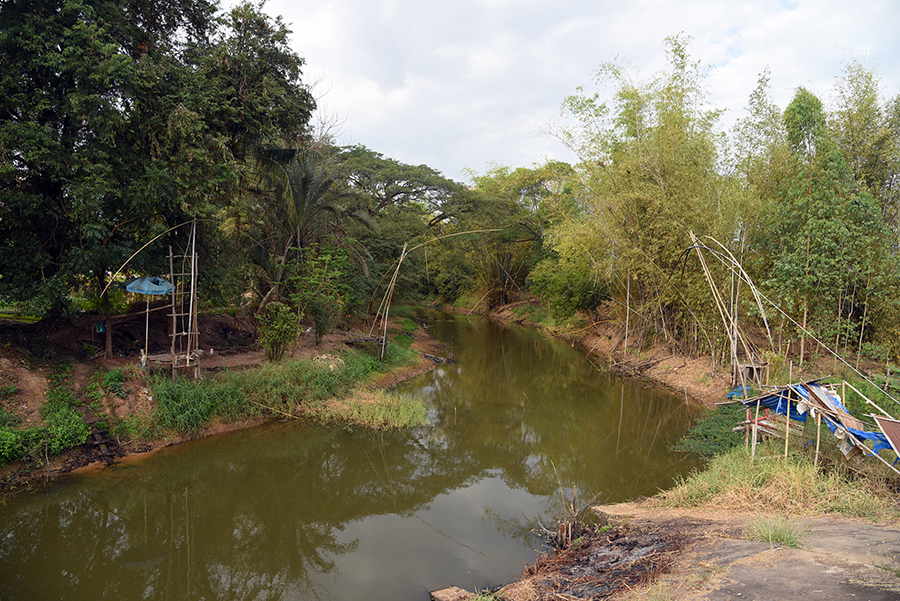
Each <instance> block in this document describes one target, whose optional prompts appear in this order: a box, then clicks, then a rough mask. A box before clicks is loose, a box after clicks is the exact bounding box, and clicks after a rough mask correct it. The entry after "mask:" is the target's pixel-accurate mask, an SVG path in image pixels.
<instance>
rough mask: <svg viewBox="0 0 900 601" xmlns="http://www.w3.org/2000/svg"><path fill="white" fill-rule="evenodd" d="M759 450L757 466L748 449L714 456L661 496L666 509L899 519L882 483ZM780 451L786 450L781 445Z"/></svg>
mask: <svg viewBox="0 0 900 601" xmlns="http://www.w3.org/2000/svg"><path fill="white" fill-rule="evenodd" d="M765 449H766V447H765V446H763V447H760V448H758V449H757V458H756V461H754V462H751V461H750V454H749V452H748V451H747V450H746V449H745V448H744V447H737V448H734V449H731V450H730V451H727V452H724V453H722V454H721V455H717V456H716V457H714V458H713V459H712V460H711V461H710V463H709V464H708V466H707V467H706V469H705V470H703V471H698V472H695V473H693V474H691V475H690V476H689V477H688V478H686V479H684V480H682V481H681V482H680V483H679V484H678V485H677V486H676V487H675V488H673V489H672V490H669V491H667V492H665V493H663V494H662V495H660V496H659V497H658V502H659V503H661V504H663V505H665V506H677V507H711V508H720V509H730V510H734V511H747V512H770V513H778V514H782V515H789V514H808V513H813V514H824V513H840V514H843V515H848V516H854V517H864V518H869V519H898V518H900V509H898V507H897V506H896V503H894V502H893V501H892V500H891V499H892V495H891V494H890V493H889V491H888V490H887V489H886V487H885V482H884V481H883V480H882V479H880V478H856V479H853V478H850V477H848V476H847V475H844V474H841V473H838V472H837V471H825V470H823V469H821V468H817V467H815V466H814V465H813V461H812V459H811V458H809V457H807V456H806V455H802V454H800V455H791V456H789V457H788V459H784V458H783V457H781V456H780V455H779V453H778V451H777V450H776V449H775V448H773V449H772V452H771V453H770V454H771V455H772V456H771V457H765V458H762V457H761V455H765V454H766V453H765ZM778 449H783V447H781V446H780V445H778Z"/></svg>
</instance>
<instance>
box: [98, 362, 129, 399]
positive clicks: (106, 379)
mask: <svg viewBox="0 0 900 601" xmlns="http://www.w3.org/2000/svg"><path fill="white" fill-rule="evenodd" d="M103 389H104V390H106V391H107V392H110V393H112V394H114V395H116V396H117V397H119V398H120V399H124V398H125V396H126V395H127V394H128V391H127V390H125V372H124V371H123V370H122V369H119V368H117V369H111V370H109V371H108V372H106V373H105V374H104V375H103Z"/></svg>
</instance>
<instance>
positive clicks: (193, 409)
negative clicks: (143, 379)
mask: <svg viewBox="0 0 900 601" xmlns="http://www.w3.org/2000/svg"><path fill="white" fill-rule="evenodd" d="M153 398H154V399H155V401H156V411H155V413H154V421H155V422H156V423H157V424H159V425H160V426H161V427H163V428H167V429H171V430H175V431H177V432H182V433H192V432H198V431H199V430H200V429H201V428H202V427H203V425H204V424H205V423H206V421H207V420H208V419H209V418H210V417H211V416H212V415H213V414H214V413H215V411H216V409H218V408H219V405H220V402H221V398H220V397H219V395H218V394H217V390H216V389H215V388H214V387H213V386H210V385H206V384H203V383H202V382H199V383H198V382H195V381H193V380H188V379H187V378H179V379H177V380H175V381H174V382H173V381H171V380H170V379H168V378H165V377H161V378H159V379H157V381H156V382H155V383H154V384H153Z"/></svg>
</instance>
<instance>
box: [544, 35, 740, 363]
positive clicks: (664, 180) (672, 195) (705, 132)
mask: <svg viewBox="0 0 900 601" xmlns="http://www.w3.org/2000/svg"><path fill="white" fill-rule="evenodd" d="M666 54H667V57H668V61H669V68H668V70H667V71H665V72H664V73H661V74H658V75H657V76H655V77H654V78H653V79H651V80H650V81H649V82H646V83H635V82H634V81H633V80H632V78H631V77H630V76H629V74H628V73H627V72H626V71H625V70H624V69H623V68H622V67H621V66H619V65H616V64H607V65H604V66H602V67H601V68H600V69H599V70H598V71H597V74H596V76H597V80H598V83H599V84H601V85H603V84H607V83H609V84H612V85H614V86H615V87H616V90H617V91H616V93H615V96H614V98H613V99H612V100H611V101H610V102H609V103H607V102H602V101H601V98H600V95H599V93H595V94H588V93H586V92H585V91H584V90H583V89H582V90H579V93H578V94H576V95H574V96H571V97H569V98H568V99H566V101H565V103H564V104H563V109H564V111H566V112H568V113H569V114H570V115H571V116H572V117H573V118H574V119H575V122H576V124H575V125H574V126H572V127H569V128H567V129H564V130H562V131H560V132H559V134H560V137H561V138H562V139H563V140H564V141H566V142H567V143H568V144H570V145H571V147H572V148H573V150H575V151H576V152H577V153H578V155H579V157H580V158H581V159H582V163H581V164H580V165H579V166H578V169H579V170H580V172H581V174H582V178H583V182H584V191H583V192H582V194H583V206H584V220H585V224H586V225H583V224H581V223H578V224H573V226H572V227H571V228H559V229H558V230H557V231H556V232H555V236H556V240H557V242H555V244H561V243H562V242H561V241H562V240H563V239H564V238H566V237H574V236H583V235H587V236H589V239H587V240H581V241H578V243H577V244H578V245H581V246H583V247H584V248H585V251H586V255H587V256H588V257H590V261H591V262H592V268H593V270H594V273H595V274H596V278H597V279H598V280H602V281H604V282H607V283H608V288H609V290H610V291H611V293H612V294H613V296H614V297H615V298H616V300H617V301H618V302H619V303H620V305H619V306H620V307H622V317H623V318H624V317H626V315H625V313H626V312H627V311H633V312H634V314H635V316H636V319H637V322H636V323H637V327H638V330H637V331H638V336H639V337H640V336H643V335H645V334H652V333H660V334H663V335H664V336H666V337H667V338H669V339H672V338H673V337H674V339H676V340H679V341H681V342H683V343H686V344H687V346H686V347H685V348H686V349H697V350H701V349H704V348H706V349H709V345H710V344H715V343H716V340H717V339H719V338H722V339H724V332H721V331H718V330H720V329H721V328H720V326H719V324H718V315H717V313H716V311H715V305H714V304H713V301H712V299H711V297H710V296H709V293H708V286H707V284H706V283H705V281H704V279H703V275H702V272H701V271H700V269H699V268H696V267H693V268H692V269H690V270H687V269H682V253H683V251H684V250H685V249H686V248H688V247H689V246H690V244H691V242H690V239H689V236H688V232H689V231H691V230H693V231H694V232H695V233H696V234H697V235H698V236H702V235H705V234H708V235H712V236H714V237H716V238H717V239H719V240H725V241H728V242H730V241H731V240H733V239H734V238H735V234H736V233H737V232H739V231H740V217H739V214H738V213H737V211H735V210H733V206H732V204H733V203H734V201H735V199H734V198H733V197H732V196H730V191H731V188H730V187H729V186H728V185H726V184H727V183H726V182H725V181H724V180H723V178H722V177H721V176H720V175H719V173H718V170H717V167H718V163H717V159H718V154H717V147H716V136H715V134H714V131H713V126H714V125H715V123H716V122H717V119H718V117H719V114H720V113H719V111H715V110H707V109H705V108H704V107H705V106H706V105H707V102H706V99H705V90H704V88H703V85H702V81H703V71H702V69H701V67H700V65H699V63H698V62H696V61H694V60H692V59H691V58H690V56H689V55H688V52H687V47H686V39H684V38H683V37H674V38H668V39H667V40H666ZM570 246H571V247H575V246H576V245H575V244H571V245H570ZM574 264H576V265H577V264H578V263H574ZM623 321H624V319H623ZM698 328H699V329H698ZM717 331H718V333H717ZM710 350H712V349H710Z"/></svg>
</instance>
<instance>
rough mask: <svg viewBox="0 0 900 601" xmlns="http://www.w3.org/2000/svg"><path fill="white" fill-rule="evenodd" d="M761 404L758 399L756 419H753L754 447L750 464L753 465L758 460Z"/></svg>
mask: <svg viewBox="0 0 900 601" xmlns="http://www.w3.org/2000/svg"><path fill="white" fill-rule="evenodd" d="M759 402H760V399H756V417H755V418H753V447H752V449H751V450H750V463H753V460H754V459H756V439H757V435H758V434H759Z"/></svg>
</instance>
